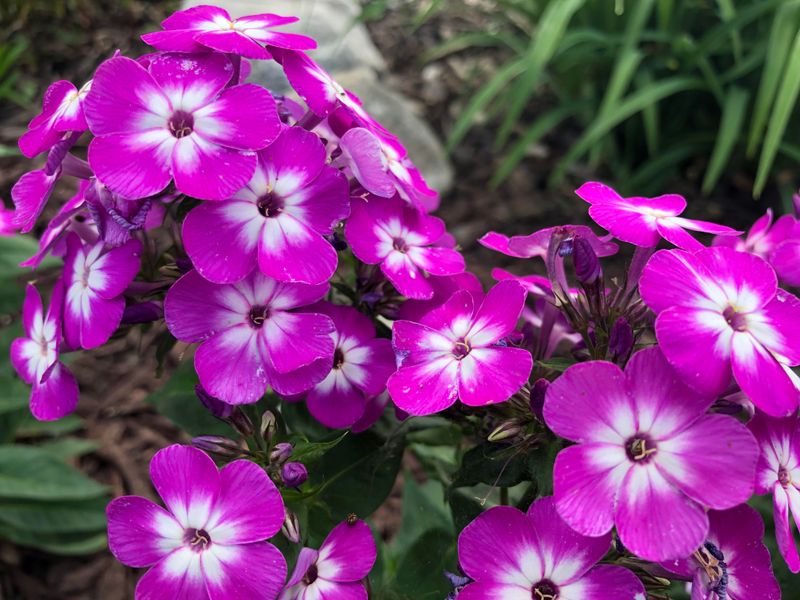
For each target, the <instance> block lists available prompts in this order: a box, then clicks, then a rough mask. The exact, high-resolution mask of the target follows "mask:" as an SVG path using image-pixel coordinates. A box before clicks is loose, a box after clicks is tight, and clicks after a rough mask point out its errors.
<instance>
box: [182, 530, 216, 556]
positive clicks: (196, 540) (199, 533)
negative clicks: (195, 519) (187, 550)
mask: <svg viewBox="0 0 800 600" xmlns="http://www.w3.org/2000/svg"><path fill="white" fill-rule="evenodd" d="M183 541H184V543H186V544H189V546H191V547H192V550H194V551H195V552H202V551H203V550H205V549H206V548H207V547H208V546H209V544H211V536H210V535H208V532H207V531H206V530H205V529H187V530H186V533H185V534H184V536H183Z"/></svg>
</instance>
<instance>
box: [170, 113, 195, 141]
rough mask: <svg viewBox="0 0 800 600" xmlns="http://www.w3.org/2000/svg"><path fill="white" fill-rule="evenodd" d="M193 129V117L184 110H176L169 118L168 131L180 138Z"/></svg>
mask: <svg viewBox="0 0 800 600" xmlns="http://www.w3.org/2000/svg"><path fill="white" fill-rule="evenodd" d="M192 131H194V117H193V116H192V115H191V114H190V113H188V112H186V111H184V110H176V111H175V112H174V113H172V116H171V117H170V118H169V132H170V133H171V134H172V135H173V136H175V137H176V138H178V139H180V138H183V137H186V136H187V135H189V134H191V133H192Z"/></svg>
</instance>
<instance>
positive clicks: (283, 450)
mask: <svg viewBox="0 0 800 600" xmlns="http://www.w3.org/2000/svg"><path fill="white" fill-rule="evenodd" d="M291 455H292V445H291V444H290V443H289V442H281V443H279V444H275V447H274V448H273V449H272V452H270V455H269V462H271V463H273V464H278V465H280V464H283V463H285V462H286V461H287V460H289V457H290V456H291Z"/></svg>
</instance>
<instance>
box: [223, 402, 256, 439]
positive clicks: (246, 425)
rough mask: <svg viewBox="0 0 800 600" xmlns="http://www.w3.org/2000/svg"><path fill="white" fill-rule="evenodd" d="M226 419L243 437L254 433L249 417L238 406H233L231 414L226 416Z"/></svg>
mask: <svg viewBox="0 0 800 600" xmlns="http://www.w3.org/2000/svg"><path fill="white" fill-rule="evenodd" d="M227 421H228V422H229V423H230V424H231V426H232V427H233V428H234V429H235V430H236V431H238V432H239V433H240V434H242V435H243V436H244V437H250V436H251V435H253V434H254V433H255V428H254V427H253V422H252V421H251V420H250V418H249V417H248V416H247V415H246V414H244V413H243V412H242V411H241V409H239V407H235V408H234V410H233V412H232V413H231V416H230V417H228V419H227Z"/></svg>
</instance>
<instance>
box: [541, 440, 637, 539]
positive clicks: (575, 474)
mask: <svg viewBox="0 0 800 600" xmlns="http://www.w3.org/2000/svg"><path fill="white" fill-rule="evenodd" d="M630 468H631V466H630V461H628V458H627V456H626V455H625V449H624V448H623V447H622V446H621V445H616V444H604V443H590V444H580V445H577V446H570V447H568V448H565V449H564V450H562V451H561V452H559V453H558V456H556V462H555V466H554V467H553V490H554V498H555V502H556V509H557V510H558V514H559V515H561V518H562V519H564V520H565V521H566V522H567V523H568V524H569V526H570V527H572V528H573V529H574V530H575V531H577V532H578V533H581V534H582V535H590V536H599V535H604V534H606V533H607V532H609V531H610V530H611V528H612V527H613V525H614V506H615V504H616V499H617V493H618V490H619V488H620V486H621V485H622V481H623V479H624V477H625V475H626V474H627V472H628V470H629V469H630Z"/></svg>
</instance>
